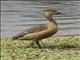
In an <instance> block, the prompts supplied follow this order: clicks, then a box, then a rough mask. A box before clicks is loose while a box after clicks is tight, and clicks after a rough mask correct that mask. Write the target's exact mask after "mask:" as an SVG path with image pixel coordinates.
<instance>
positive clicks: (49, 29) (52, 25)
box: [13, 9, 58, 47]
mask: <svg viewBox="0 0 80 60" xmlns="http://www.w3.org/2000/svg"><path fill="white" fill-rule="evenodd" d="M57 14H58V12H57V11H56V10H53V9H47V10H44V16H45V17H46V18H47V19H48V21H49V22H48V23H47V24H43V25H37V26H34V27H32V28H29V29H27V30H24V31H23V32H21V33H19V34H18V35H16V36H14V37H13V40H15V39H19V40H32V41H34V42H36V44H37V45H38V47H41V46H40V44H39V40H42V39H44V38H48V37H50V36H52V35H54V34H55V33H56V32H57V31H58V25H57V23H56V21H54V20H53V19H52V16H53V15H57Z"/></svg>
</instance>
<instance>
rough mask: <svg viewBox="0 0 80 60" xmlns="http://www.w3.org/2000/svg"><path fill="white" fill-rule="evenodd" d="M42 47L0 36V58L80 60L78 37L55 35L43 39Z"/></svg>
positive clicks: (10, 59) (11, 59)
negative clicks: (30, 45) (32, 46)
mask: <svg viewBox="0 0 80 60" xmlns="http://www.w3.org/2000/svg"><path fill="white" fill-rule="evenodd" d="M40 43H41V45H42V46H43V48H42V49H39V48H37V46H36V45H34V48H31V47H28V46H29V44H30V41H21V40H14V41H12V39H11V37H4V36H1V60H80V37H79V36H60V37H59V36H57V37H51V38H48V39H44V40H42V41H41V42H40Z"/></svg>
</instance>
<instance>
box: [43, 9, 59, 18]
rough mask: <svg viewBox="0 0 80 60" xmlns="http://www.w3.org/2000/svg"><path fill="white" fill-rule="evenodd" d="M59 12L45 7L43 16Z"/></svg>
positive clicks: (50, 15)
mask: <svg viewBox="0 0 80 60" xmlns="http://www.w3.org/2000/svg"><path fill="white" fill-rule="evenodd" d="M58 14H60V12H58V11H57V10H54V9H46V10H44V16H45V17H52V16H53V15H58Z"/></svg>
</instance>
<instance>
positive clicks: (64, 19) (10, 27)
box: [1, 1, 80, 35]
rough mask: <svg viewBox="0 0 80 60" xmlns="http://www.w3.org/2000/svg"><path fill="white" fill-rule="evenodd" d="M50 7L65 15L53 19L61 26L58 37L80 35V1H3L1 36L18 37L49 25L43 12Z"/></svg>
mask: <svg viewBox="0 0 80 60" xmlns="http://www.w3.org/2000/svg"><path fill="white" fill-rule="evenodd" d="M48 7H49V8H54V9H57V10H58V11H60V12H62V13H63V15H57V16H54V17H53V18H54V19H55V20H56V22H57V23H58V26H59V31H58V32H57V34H56V35H80V1H1V34H2V35H16V34H17V33H19V32H21V31H22V30H24V29H27V28H30V27H32V26H35V25H36V24H44V23H47V20H46V19H45V18H44V17H43V10H44V9H45V8H48Z"/></svg>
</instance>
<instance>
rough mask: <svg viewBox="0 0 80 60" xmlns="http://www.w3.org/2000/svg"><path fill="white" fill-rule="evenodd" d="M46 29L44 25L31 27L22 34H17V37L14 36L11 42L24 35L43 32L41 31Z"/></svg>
mask: <svg viewBox="0 0 80 60" xmlns="http://www.w3.org/2000/svg"><path fill="white" fill-rule="evenodd" d="M46 29H47V26H46V25H43V24H42V25H37V26H34V27H31V28H29V29H26V30H24V31H23V32H21V33H19V34H18V35H16V36H14V37H13V40H15V39H18V38H20V37H23V36H24V35H26V34H30V33H35V32H40V31H43V30H46Z"/></svg>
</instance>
